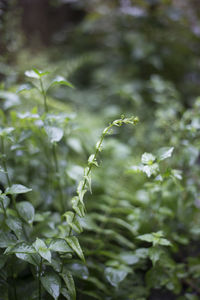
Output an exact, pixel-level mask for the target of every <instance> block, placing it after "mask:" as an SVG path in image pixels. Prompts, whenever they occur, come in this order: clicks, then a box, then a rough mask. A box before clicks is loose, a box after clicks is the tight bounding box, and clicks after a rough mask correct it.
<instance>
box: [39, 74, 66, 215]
mask: <svg viewBox="0 0 200 300" xmlns="http://www.w3.org/2000/svg"><path fill="white" fill-rule="evenodd" d="M39 80H40V87H41V94H42V95H43V100H44V111H45V113H48V105H47V94H46V91H45V89H44V85H43V82H42V79H41V78H40V79H39ZM52 154H53V159H54V164H55V171H56V177H57V179H58V189H59V194H60V202H61V209H62V210H63V211H64V210H65V205H64V199H63V192H62V187H61V184H60V172H59V165H58V159H57V151H56V145H55V144H53V147H52Z"/></svg>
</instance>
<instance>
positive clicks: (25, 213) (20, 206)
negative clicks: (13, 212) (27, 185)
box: [16, 201, 35, 224]
mask: <svg viewBox="0 0 200 300" xmlns="http://www.w3.org/2000/svg"><path fill="white" fill-rule="evenodd" d="M16 206H17V211H18V213H19V215H20V217H22V219H24V220H25V221H26V222H27V223H29V224H32V223H33V220H34V215H35V209H34V207H33V205H32V204H31V203H29V202H27V201H22V202H19V203H17V205H16Z"/></svg>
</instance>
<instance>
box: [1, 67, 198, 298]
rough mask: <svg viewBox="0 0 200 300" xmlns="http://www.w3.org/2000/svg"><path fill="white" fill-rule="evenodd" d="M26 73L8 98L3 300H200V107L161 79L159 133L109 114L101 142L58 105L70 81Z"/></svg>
mask: <svg viewBox="0 0 200 300" xmlns="http://www.w3.org/2000/svg"><path fill="white" fill-rule="evenodd" d="M25 75H26V77H27V79H28V82H27V83H25V84H23V85H20V86H19V87H17V92H16V93H14V92H13V90H12V89H10V90H9V91H5V90H3V89H2V90H0V97H1V98H2V99H3V101H2V104H1V111H0V114H1V129H0V138H1V169H0V171H1V173H0V183H1V194H0V201H1V208H0V222H1V229H0V248H1V251H0V268H1V274H0V291H1V293H0V299H2V300H8V299H9V300H17V299H18V300H19V299H24V300H34V299H37V300H42V299H59V300H61V299H68V300H69V299H70V300H74V299H82V300H83V299H88V300H89V299H130V300H131V299H136V300H144V299H160V298H161V297H162V298H163V299H164V298H165V297H166V299H179V300H181V299H189V300H196V299H199V295H200V291H199V286H200V281H199V275H200V256H199V247H200V245H199V242H198V241H199V234H200V231H199V225H200V218H199V217H200V213H199V206H200V204H199V192H198V185H199V183H198V178H199V165H198V164H199V162H198V155H199V146H200V144H199V129H200V123H199V117H200V115H199V108H200V100H199V99H197V100H196V102H195V103H194V106H193V107H191V108H190V109H188V110H186V111H185V110H184V109H183V107H182V106H181V105H177V102H176V103H174V102H173V101H171V102H170V107H169V103H168V98H167V96H166V98H165V95H166V94H167V91H168V92H169V89H168V84H167V83H165V82H162V81H161V79H160V78H158V77H154V78H153V79H152V80H151V86H152V89H153V91H154V95H155V97H156V96H157V97H161V98H162V103H161V104H160V105H158V106H156V108H155V112H154V115H155V116H156V120H155V122H154V124H153V126H152V127H151V126H150V124H152V123H151V122H152V120H151V117H150V120H147V121H145V122H144V124H142V122H143V120H141V122H140V123H141V125H140V123H139V124H138V126H137V127H136V128H134V131H133V130H132V125H136V124H137V123H138V118H137V117H125V116H123V115H122V116H121V117H120V118H117V116H116V115H117V113H118V111H117V110H116V108H115V107H113V106H112V105H110V112H111V113H109V114H107V115H108V116H109V117H110V115H114V116H115V117H116V120H115V121H112V122H110V120H109V122H110V123H109V122H108V123H109V125H108V126H107V127H106V128H105V129H104V130H103V131H102V133H100V131H99V127H98V126H99V124H98V126H97V125H96V123H95V121H94V119H95V117H94V116H93V115H92V114H91V115H89V114H88V115H86V116H85V115H84V113H82V114H81V113H80V114H79V113H78V114H75V113H74V112H73V108H72V107H71V106H69V105H66V104H65V103H63V102H59V101H57V100H55V99H54V98H53V93H54V92H53V91H54V89H57V88H58V89H59V87H60V86H62V88H65V89H66V90H67V92H68V90H69V89H71V88H73V85H72V84H71V83H70V82H69V81H67V80H66V79H65V78H64V77H62V76H56V77H54V76H53V75H52V74H50V73H48V72H41V71H39V70H37V69H33V70H30V71H26V72H25ZM158 86H159V87H160V86H162V89H161V88H159V87H158ZM170 92H171V87H170ZM163 99H164V100H163ZM137 112H139V114H140V112H141V110H140V108H139V109H137ZM137 112H136V113H137ZM104 113H105V111H104ZM122 125H127V126H122ZM121 126H122V127H121ZM145 126H146V127H147V129H146V131H145ZM119 127H120V128H119ZM130 128H131V129H130ZM147 136H149V140H148V141H152V144H148V141H146V137H147ZM154 144H155V145H156V147H157V145H159V146H158V149H156V147H155V146H154ZM102 149H104V151H103V152H102V153H100V152H101V151H102ZM143 152H144V153H143ZM99 154H100V155H99ZM88 157H89V158H88ZM140 157H141V158H140ZM101 159H102V162H101ZM92 175H93V176H92ZM92 179H93V180H92ZM157 293H158V294H157ZM157 295H158V296H157ZM161 295H162V296H161ZM159 297H160V298H159Z"/></svg>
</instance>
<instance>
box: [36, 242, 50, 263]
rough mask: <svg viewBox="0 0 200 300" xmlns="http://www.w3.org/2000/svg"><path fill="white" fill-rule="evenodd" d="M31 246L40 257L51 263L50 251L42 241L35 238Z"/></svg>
mask: <svg viewBox="0 0 200 300" xmlns="http://www.w3.org/2000/svg"><path fill="white" fill-rule="evenodd" d="M33 246H34V248H35V249H36V251H37V252H38V253H39V254H40V256H41V257H43V258H44V259H46V260H47V261H48V262H50V263H51V251H50V250H49V249H48V248H47V246H46V244H45V242H44V241H43V240H41V239H38V238H37V239H36V241H35V243H34V244H33Z"/></svg>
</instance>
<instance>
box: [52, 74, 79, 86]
mask: <svg viewBox="0 0 200 300" xmlns="http://www.w3.org/2000/svg"><path fill="white" fill-rule="evenodd" d="M54 85H66V86H69V87H71V88H74V86H73V84H71V83H70V82H69V81H67V80H66V79H65V78H64V77H62V76H56V77H55V78H54V79H53V80H52V82H51V84H50V86H49V87H52V86H54Z"/></svg>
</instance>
